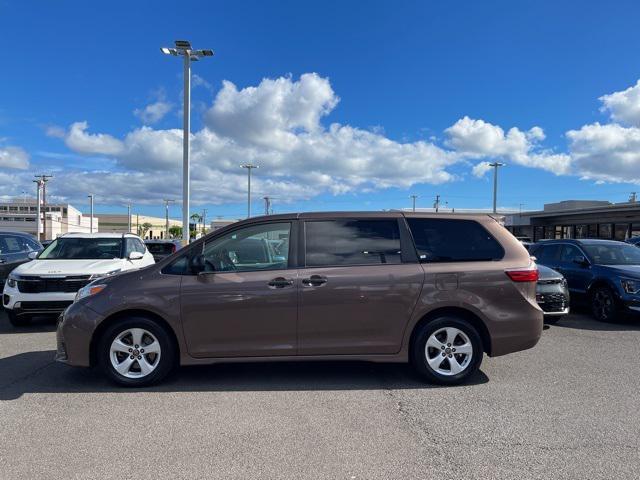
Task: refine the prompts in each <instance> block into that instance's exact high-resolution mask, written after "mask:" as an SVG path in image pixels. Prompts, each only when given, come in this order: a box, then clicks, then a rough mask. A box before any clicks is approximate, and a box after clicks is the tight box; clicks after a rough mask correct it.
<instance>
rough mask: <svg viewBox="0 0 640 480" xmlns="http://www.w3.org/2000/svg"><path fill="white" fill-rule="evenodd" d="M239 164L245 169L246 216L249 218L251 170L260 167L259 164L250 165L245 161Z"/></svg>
mask: <svg viewBox="0 0 640 480" xmlns="http://www.w3.org/2000/svg"><path fill="white" fill-rule="evenodd" d="M240 166H241V167H242V168H246V169H247V218H251V170H252V169H254V168H260V166H258V165H252V164H251V163H245V164H244V165H240Z"/></svg>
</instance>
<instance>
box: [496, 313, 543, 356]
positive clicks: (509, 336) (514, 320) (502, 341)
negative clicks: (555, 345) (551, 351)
mask: <svg viewBox="0 0 640 480" xmlns="http://www.w3.org/2000/svg"><path fill="white" fill-rule="evenodd" d="M543 325H544V312H543V311H542V310H541V309H540V308H539V307H538V306H537V305H534V304H533V303H528V302H527V303H526V304H525V305H523V307H522V309H521V310H520V311H519V312H518V315H517V316H511V317H509V318H506V319H500V320H496V321H493V322H491V325H490V326H489V334H490V335H491V353H490V356H492V357H499V356H501V355H507V354H509V353H514V352H519V351H521V350H527V349H529V348H532V347H534V346H535V345H536V344H537V343H538V341H539V340H540V337H541V336H542V327H543Z"/></svg>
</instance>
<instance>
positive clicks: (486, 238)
mask: <svg viewBox="0 0 640 480" xmlns="http://www.w3.org/2000/svg"><path fill="white" fill-rule="evenodd" d="M407 223H408V224H409V229H410V230H411V234H412V235H413V240H414V242H415V244H416V249H417V250H418V255H419V257H420V260H421V261H422V262H430V263H442V262H482V261H492V260H500V259H502V258H503V257H504V249H503V248H502V246H501V245H500V243H498V241H497V240H496V239H495V238H494V237H493V236H492V235H491V234H490V233H489V232H488V231H487V229H485V228H484V227H483V226H482V225H480V223H478V222H476V221H474V220H455V219H445V218H407Z"/></svg>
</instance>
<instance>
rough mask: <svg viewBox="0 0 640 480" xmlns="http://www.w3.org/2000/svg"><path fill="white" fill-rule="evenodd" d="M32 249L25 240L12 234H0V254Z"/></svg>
mask: <svg viewBox="0 0 640 480" xmlns="http://www.w3.org/2000/svg"><path fill="white" fill-rule="evenodd" d="M32 250H34V249H33V248H31V247H30V246H29V244H28V243H27V240H26V239H25V238H22V237H14V236H13V235H2V236H0V254H9V253H20V252H31V251H32Z"/></svg>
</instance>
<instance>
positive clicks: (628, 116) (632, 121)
mask: <svg viewBox="0 0 640 480" xmlns="http://www.w3.org/2000/svg"><path fill="white" fill-rule="evenodd" d="M600 101H601V102H602V107H601V110H602V111H604V112H609V114H610V115H611V119H612V120H614V121H615V122H620V123H623V124H626V125H635V126H640V80H638V81H637V82H636V84H635V85H634V86H632V87H629V88H627V89H626V90H622V91H620V92H613V93H610V94H608V95H603V96H602V97H600Z"/></svg>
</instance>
